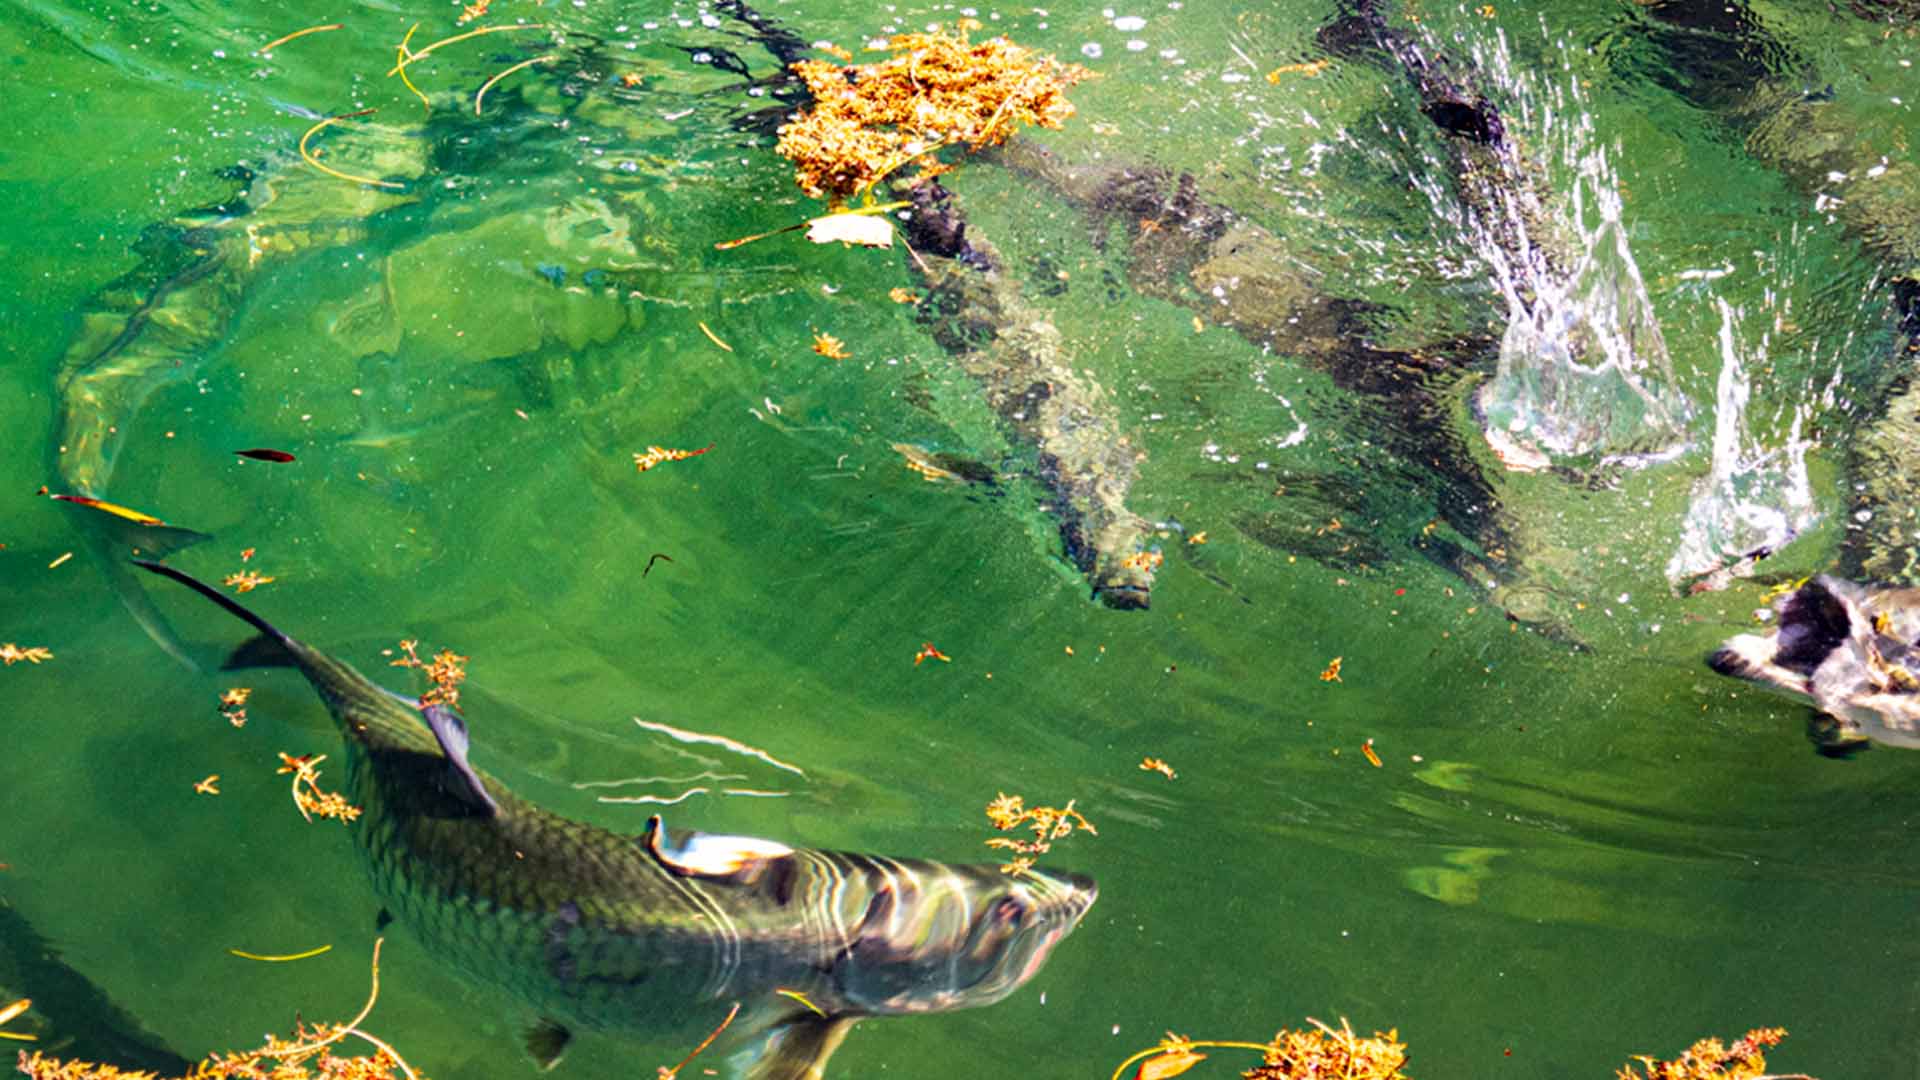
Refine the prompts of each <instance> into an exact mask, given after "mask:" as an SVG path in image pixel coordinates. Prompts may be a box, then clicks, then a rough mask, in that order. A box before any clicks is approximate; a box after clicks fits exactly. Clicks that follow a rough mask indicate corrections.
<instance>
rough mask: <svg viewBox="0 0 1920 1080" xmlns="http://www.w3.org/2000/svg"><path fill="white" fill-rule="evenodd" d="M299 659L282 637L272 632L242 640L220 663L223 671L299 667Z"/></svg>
mask: <svg viewBox="0 0 1920 1080" xmlns="http://www.w3.org/2000/svg"><path fill="white" fill-rule="evenodd" d="M298 666H299V660H298V658H296V657H295V656H294V655H293V653H291V652H289V651H287V647H286V646H285V645H283V644H281V643H280V639H279V638H276V637H274V636H273V635H272V634H255V635H254V636H253V637H250V638H248V639H247V640H246V641H244V642H241V643H240V645H239V646H238V647H236V648H235V649H234V650H233V651H232V652H230V653H228V654H227V659H226V661H225V662H223V663H222V664H221V665H220V670H221V671H244V670H246V669H248V668H276V667H298Z"/></svg>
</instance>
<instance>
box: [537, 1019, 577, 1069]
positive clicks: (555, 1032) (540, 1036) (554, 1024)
mask: <svg viewBox="0 0 1920 1080" xmlns="http://www.w3.org/2000/svg"><path fill="white" fill-rule="evenodd" d="M572 1042H573V1032H571V1031H568V1030H567V1027H566V1025H565V1024H562V1023H560V1022H559V1021H558V1020H552V1019H548V1018H547V1017H544V1016H543V1017H541V1018H540V1019H538V1020H536V1021H534V1024H533V1026H532V1027H530V1028H528V1029H527V1034H526V1046H527V1053H528V1054H530V1055H531V1056H532V1057H533V1060H534V1063H535V1064H537V1065H539V1066H540V1071H541V1072H547V1071H549V1070H551V1069H552V1068H553V1067H554V1066H555V1065H558V1064H560V1058H561V1056H562V1055H564V1054H565V1053H566V1052H567V1046H568V1044H570V1043H572Z"/></svg>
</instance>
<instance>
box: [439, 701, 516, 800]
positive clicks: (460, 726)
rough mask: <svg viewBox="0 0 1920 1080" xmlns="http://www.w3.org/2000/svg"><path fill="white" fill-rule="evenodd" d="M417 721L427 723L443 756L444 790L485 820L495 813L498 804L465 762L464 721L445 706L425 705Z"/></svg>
mask: <svg viewBox="0 0 1920 1080" xmlns="http://www.w3.org/2000/svg"><path fill="white" fill-rule="evenodd" d="M420 718H421V719H422V720H425V721H426V722H427V727H428V728H429V729H430V730H431V731H432V732H433V737H434V740H435V741H437V742H438V743H439V744H440V752H441V753H442V754H445V755H446V756H447V779H448V787H449V788H450V790H452V792H453V794H454V795H455V796H457V797H458V798H459V799H460V801H461V802H464V803H466V804H467V805H468V806H471V807H473V808H474V809H475V810H477V811H479V812H481V813H482V814H484V815H486V816H487V817H493V816H494V815H496V814H498V813H499V812H500V804H499V803H497V802H494V801H493V796H491V795H489V794H487V786H486V785H485V784H483V783H481V782H480V774H479V773H477V772H475V771H474V770H473V766H472V765H471V764H469V763H468V761H467V746H468V737H467V723H466V721H464V720H462V719H460V716H459V714H458V713H456V712H454V711H453V710H452V709H449V708H447V707H446V706H445V705H429V706H427V707H426V708H424V709H421V710H420Z"/></svg>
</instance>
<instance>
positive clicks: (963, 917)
mask: <svg viewBox="0 0 1920 1080" xmlns="http://www.w3.org/2000/svg"><path fill="white" fill-rule="evenodd" d="M136 562H137V564H138V565H140V566H141V567H143V568H145V569H147V570H149V571H152V572H154V573H157V574H162V575H165V576H167V577H170V578H173V579H174V580H176V581H179V582H181V583H183V584H185V585H187V586H189V587H191V588H193V589H194V590H196V591H198V592H199V593H201V594H202V595H203V596H206V597H207V598H208V599H210V600H212V601H214V602H215V603H217V604H219V605H220V606H221V607H223V608H225V609H227V610H228V611H229V612H231V613H232V614H234V615H236V616H238V617H239V618H241V619H244V620H246V621H247V622H248V623H250V624H252V625H253V626H254V627H255V628H256V629H258V630H259V631H260V632H261V634H262V635H263V637H262V638H256V639H254V641H252V642H249V643H248V644H247V645H243V646H241V650H240V653H239V654H236V655H244V656H247V657H249V658H254V659H255V660H256V661H257V660H258V659H259V658H261V657H262V656H264V655H266V654H269V653H272V654H280V653H284V656H285V661H284V662H288V663H291V665H292V666H294V667H296V668H298V669H299V670H300V672H301V673H302V674H304V675H305V676H306V677H307V680H308V682H310V683H312V684H313V687H314V689H315V690H316V691H318V693H319V695H320V697H321V699H322V700H323V701H324V702H325V703H326V705H327V709H328V711H329V712H331V713H332V714H333V717H334V719H335V720H336V721H337V722H338V723H339V726H340V730H341V734H342V735H343V736H344V737H345V739H346V744H347V769H346V772H347V780H346V786H345V795H346V798H347V799H348V800H349V801H351V802H352V803H354V804H355V805H357V806H359V807H360V808H361V810H362V814H363V816H362V817H361V818H360V819H359V820H358V821H356V822H355V823H354V824H353V827H352V831H353V833H354V836H355V838H356V840H357V841H358V845H359V847H360V850H361V852H362V854H363V855H364V856H365V858H366V861H367V864H368V867H369V869H370V871H371V874H372V878H373V885H374V890H375V892H376V893H378V894H379V896H380V898H381V900H382V901H383V902H384V903H385V905H386V906H387V910H388V911H390V912H391V913H392V914H393V916H394V917H395V918H396V919H397V920H398V921H400V922H402V923H404V924H406V925H407V926H408V927H409V928H410V929H411V930H412V931H413V933H414V934H416V935H417V936H418V937H419V938H420V940H421V942H422V943H423V944H424V945H425V946H426V948H427V950H428V951H429V952H430V953H431V954H433V955H435V956H438V957H439V958H441V959H442V960H444V961H445V962H447V963H449V964H452V965H453V966H454V967H456V968H458V969H459V970H461V971H463V972H465V973H467V974H468V975H470V976H472V977H474V978H477V979H483V980H487V981H490V982H493V983H495V984H497V985H499V986H501V987H504V988H505V989H507V990H509V991H511V992H513V993H514V994H515V995H517V996H518V997H520V998H521V999H523V1000H524V1001H525V1002H527V1003H528V1004H529V1005H531V1006H533V1008H534V1009H535V1011H536V1012H537V1013H538V1014H539V1015H540V1016H541V1017H542V1018H543V1019H542V1020H541V1022H540V1024H539V1025H538V1026H537V1027H536V1028H535V1033H534V1035H532V1036H530V1038H529V1041H528V1047H529V1049H530V1050H531V1051H533V1052H534V1054H535V1056H536V1058H537V1059H538V1060H540V1061H541V1062H542V1063H543V1064H546V1065H551V1064H552V1063H553V1062H554V1061H556V1060H557V1059H558V1057H559V1055H560V1053H561V1051H562V1050H563V1049H564V1047H565V1045H566V1043H567V1041H568V1038H569V1037H570V1033H571V1030H572V1029H575V1028H580V1029H592V1030H601V1031H607V1032H612V1033H620V1032H633V1033H638V1032H656V1033H657V1032H663V1031H673V1032H686V1031H693V1032H694V1033H695V1034H698V1029H700V1028H702V1027H711V1026H712V1024H713V1023H714V1021H715V1019H716V1017H717V1015H718V1014H719V1013H720V1012H724V1009H725V1006H724V1003H726V1002H730V1001H731V1002H738V1003H740V1006H741V1009H740V1013H739V1016H738V1019H737V1020H736V1021H735V1023H733V1024H732V1025H731V1026H730V1028H729V1030H728V1031H727V1033H726V1038H727V1039H728V1041H729V1043H730V1044H731V1045H733V1046H737V1047H739V1049H738V1050H737V1051H733V1058H732V1059H731V1060H732V1063H733V1067H734V1069H735V1072H736V1074H737V1075H740V1076H744V1077H746V1078H748V1080H819V1078H820V1077H821V1076H822V1075H823V1070H824V1068H825V1065H826V1061H827V1058H828V1057H829V1056H830V1055H831V1054H832V1053H833V1051H834V1050H835V1049H836V1048H837V1047H838V1046H839V1044H840V1042H841V1040H843V1039H844V1038H845V1037H846V1034H847V1032H848V1030H849V1029H850V1028H851V1027H852V1025H853V1024H854V1023H855V1022H856V1021H857V1020H859V1019H860V1018H862V1017H867V1016H884V1015H899V1014H909V1013H925V1012H941V1011H945V1010H949V1009H958V1008H969V1007H973V1006H979V1005H988V1004H992V1003H994V1002H996V1001H999V1000H1001V999H1002V998H1004V997H1006V996H1007V995H1008V994H1010V993H1012V992H1013V991H1014V990H1015V989H1017V988H1018V987H1019V986H1021V985H1022V984H1023V983H1025V982H1026V981H1027V980H1028V979H1030V978H1032V977H1033V975H1034V974H1035V973H1036V972H1038V971H1039V969H1040V967H1041V965H1042V964H1043V963H1044V962H1045V961H1046V959H1047V956H1048V955H1049V953H1051V951H1052V950H1053V947H1054V946H1055V945H1056V944H1058V943H1059V941H1060V940H1061V939H1062V938H1063V937H1065V936H1066V935H1067V934H1068V933H1069V932H1071V931H1072V930H1073V928H1074V927H1075V926H1076V925H1078V923H1079V921H1080V919H1081V917H1082V916H1083V915H1085V914H1086V912H1087V909H1088V908H1089V907H1090V906H1092V904H1093V902H1094V899H1095V896H1096V895H1097V889H1096V888H1095V885H1094V883H1093V881H1092V880H1091V879H1089V878H1087V877H1084V876H1081V875H1078V874H1064V873H1053V872H1048V871H1042V870H1028V871H1026V872H1024V873H1021V874H1018V875H1014V876H1009V875H1006V874H1003V873H1001V872H1000V870H999V869H998V868H997V867H995V866H991V865H979V866H953V865H947V864H944V863H938V862H931V861H926V860H917V859H890V858H883V857H877V856H870V855H860V854H852V853H847V852H830V851H815V850H810V849H806V848H794V847H789V846H787V845H785V844H780V843H776V842H774V841H769V840H760V839H755V838H751V837H737V836H715V835H707V834H702V833H697V832H687V831H683V830H668V829H667V828H666V827H665V826H664V825H663V824H662V822H661V820H660V818H659V817H658V816H655V817H653V818H651V819H649V821H648V822H647V825H646V828H645V830H644V831H643V832H642V833H641V834H640V835H639V836H629V835H622V834H619V833H615V832H612V831H609V830H606V829H602V828H600V827H598V826H595V825H590V824H587V823H585V822H579V821H572V820H569V819H567V818H563V817H561V816H559V815H558V814H554V813H551V812H549V811H547V810H544V809H542V808H540V807H538V806H535V805H533V804H532V803H530V802H527V801H526V800H524V799H521V798H520V797H518V796H517V795H515V794H514V793H513V792H512V791H509V790H508V789H507V787H506V786H505V785H504V784H502V783H501V782H500V781H499V780H497V779H495V778H493V777H491V776H488V775H487V774H485V773H483V772H480V771H479V770H477V769H475V768H474V767H473V766H472V765H471V764H470V763H469V762H468V759H467V746H468V739H467V730H466V726H465V724H464V722H463V721H462V719H461V718H460V717H459V716H458V715H457V714H455V713H454V712H452V711H451V710H449V709H447V708H445V707H444V706H442V705H438V704H431V705H425V706H424V707H423V705H422V703H420V702H418V701H416V700H414V699H411V698H406V697H402V696H400V695H398V694H394V693H391V692H389V691H387V690H384V689H382V688H381V687H379V686H377V685H375V684H374V683H373V682H371V681H369V680H368V679H367V678H365V677H364V676H362V675H361V674H360V673H359V672H357V671H355V670H354V669H353V668H351V667H349V666H348V665H347V664H345V663H342V662H341V661H339V660H336V659H334V658H333V657H330V656H328V655H326V654H325V653H322V652H321V651H319V650H318V649H314V648H312V647H310V646H308V645H305V644H303V643H301V642H299V641H296V640H295V639H293V638H291V637H288V636H287V635H285V634H283V633H281V632H280V631H279V630H276V629H275V628H274V627H273V626H272V625H270V624H269V623H268V622H266V620H264V619H262V618H261V617H260V616H258V615H256V614H254V613H253V612H252V611H250V610H248V609H247V608H246V607H244V606H242V605H241V604H240V603H238V602H237V601H235V600H233V599H232V598H230V597H228V596H226V595H224V594H222V593H220V592H219V591H217V590H215V589H214V588H213V587H211V586H209V585H206V584H204V583H202V582H200V581H197V580H195V579H194V578H192V577H190V576H189V575H187V574H185V573H183V572H181V571H179V570H176V569H174V568H172V567H170V566H164V565H162V564H159V563H155V562H147V561H139V560H136Z"/></svg>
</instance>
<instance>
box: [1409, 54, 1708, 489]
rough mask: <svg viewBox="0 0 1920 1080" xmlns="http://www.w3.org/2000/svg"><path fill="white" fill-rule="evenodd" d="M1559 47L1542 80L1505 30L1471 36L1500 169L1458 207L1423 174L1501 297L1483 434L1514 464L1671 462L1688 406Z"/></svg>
mask: <svg viewBox="0 0 1920 1080" xmlns="http://www.w3.org/2000/svg"><path fill="white" fill-rule="evenodd" d="M1555 48H1557V49H1558V50H1559V51H1560V54H1561V56H1562V57H1563V59H1562V62H1561V64H1560V65H1559V66H1560V72H1559V77H1558V78H1551V77H1549V78H1540V77H1536V76H1534V75H1532V74H1530V73H1529V72H1528V71H1527V70H1526V69H1523V68H1521V67H1520V66H1518V65H1516V64H1515V63H1514V62H1513V59H1512V56H1511V54H1510V52H1509V50H1508V46H1507V39H1506V36H1505V34H1504V33H1502V34H1500V35H1498V36H1497V38H1496V39H1495V43H1494V45H1493V47H1492V48H1486V47H1485V46H1483V45H1481V44H1479V43H1476V44H1475V46H1474V47H1473V49H1472V50H1471V51H1472V53H1473V59H1474V63H1475V66H1476V68H1477V70H1479V71H1480V72H1482V73H1483V74H1484V75H1485V77H1487V78H1488V79H1489V80H1490V81H1491V82H1492V84H1493V86H1494V87H1495V88H1497V89H1498V90H1499V91H1500V96H1501V97H1502V98H1503V99H1504V100H1505V101H1506V102H1507V103H1508V104H1506V105H1504V106H1503V110H1504V112H1503V115H1504V116H1505V118H1506V121H1507V131H1508V136H1509V139H1508V144H1507V145H1506V146H1504V147H1501V148H1499V149H1498V150H1497V151H1490V154H1489V156H1490V157H1492V158H1493V162H1492V164H1491V166H1490V168H1491V171H1492V172H1493V173H1494V174H1495V175H1492V176H1485V177H1482V178H1480V179H1479V180H1478V181H1475V180H1469V183H1471V184H1473V185H1474V188H1475V194H1476V196H1477V197H1471V198H1468V199H1466V200H1465V202H1466V204H1467V205H1465V206H1464V207H1460V208H1459V209H1454V207H1457V206H1458V203H1459V199H1458V197H1457V195H1455V194H1454V193H1452V192H1450V191H1446V190H1444V188H1443V187H1442V185H1440V184H1438V183H1437V182H1430V183H1428V184H1423V185H1422V186H1423V187H1425V188H1426V190H1427V193H1428V195H1429V197H1430V198H1432V199H1433V200H1434V205H1435V207H1436V209H1438V210H1440V211H1441V212H1442V213H1443V215H1445V216H1449V217H1452V218H1453V219H1454V220H1456V221H1457V222H1459V223H1460V225H1461V228H1462V232H1463V234H1464V235H1465V237H1466V239H1467V240H1468V242H1469V243H1471V245H1472V246H1473V248H1474V251H1475V254H1477V255H1478V256H1479V257H1480V259H1481V260H1482V261H1483V262H1484V263H1486V264H1487V266H1488V267H1489V268H1491V270H1492V275H1493V278H1494V281H1495V284H1496V285H1497V286H1498V288H1499V290H1500V295H1501V297H1502V299H1503V300H1504V301H1505V303H1506V308H1507V328H1506V332H1505V334H1504V335H1503V336H1502V339H1501V343H1500V364H1499V369H1498V371H1497V373H1496V374H1495V376H1494V378H1493V380H1492V382H1490V383H1489V384H1488V385H1487V386H1486V387H1485V388H1484V389H1483V390H1482V392H1481V396H1480V406H1481V409H1482V411H1483V413H1484V415H1485V417H1486V421H1487V438H1488V441H1489V443H1491V444H1492V445H1493V446H1494V448H1495V450H1496V451H1497V452H1499V454H1500V456H1501V458H1502V460H1503V461H1505V462H1506V463H1507V464H1508V465H1509V467H1511V468H1515V469H1518V470H1533V469H1540V468H1545V467H1546V466H1548V465H1549V464H1553V463H1555V462H1562V463H1592V462H1597V461H1617V462H1622V463H1627V464H1639V463H1645V462H1648V461H1653V460H1666V459H1669V458H1671V457H1673V456H1675V455H1677V454H1678V453H1679V452H1680V451H1681V450H1683V449H1684V447H1685V443H1686V437H1687V421H1688V416H1689V412H1690V409H1689V406H1688V402H1687V401H1686V398H1685V397H1684V395H1682V394H1681V393H1680V392H1679V390H1678V389H1677V387H1676V383H1675V379H1674V374H1673V363H1672V361H1671V360H1670V359H1669V358H1668V355H1667V345H1666V341H1665V339H1664V338H1663V337H1662V336H1661V334H1660V325H1659V321H1658V319H1657V317H1656V316H1655V313H1654V309H1653V301H1652V299H1651V298H1650V297H1649V296H1648V295H1647V286H1646V282H1645V280H1644V279H1643V278H1642V276H1641V274H1640V267H1639V265H1638V264H1637V263H1635V261H1634V258H1633V252H1632V250H1631V248H1630V246H1629V244H1628V241H1627V227H1626V225H1625V222H1624V220H1623V204H1622V201H1621V197H1620V183H1619V177H1618V176H1617V175H1616V174H1615V172H1614V169H1613V166H1612V164H1611V163H1610V162H1609V160H1608V155H1607V150H1606V148H1605V147H1604V146H1602V145H1600V144H1599V143H1598V140H1597V137H1596V136H1595V134H1594V130H1593V118H1592V115H1591V114H1590V113H1589V112H1588V111H1587V110H1586V107H1585V103H1584V101H1583V98H1582V96H1581V93H1580V86H1579V80H1578V78H1577V77H1576V76H1575V74H1574V73H1573V72H1572V70H1571V67H1570V64H1569V63H1568V62H1567V61H1566V60H1565V59H1564V58H1565V57H1566V56H1568V55H1570V53H1569V50H1571V49H1573V48H1574V46H1573V45H1572V44H1571V43H1569V42H1568V41H1566V40H1564V39H1563V40H1560V41H1558V42H1556V43H1555ZM1568 176H1571V178H1572V183H1571V185H1570V190H1568V191H1566V192H1565V193H1564V194H1560V193H1558V192H1557V191H1556V187H1557V185H1558V184H1559V183H1561V182H1563V181H1562V180H1561V178H1563V177H1568ZM1450 211H1451V212H1450Z"/></svg>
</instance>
